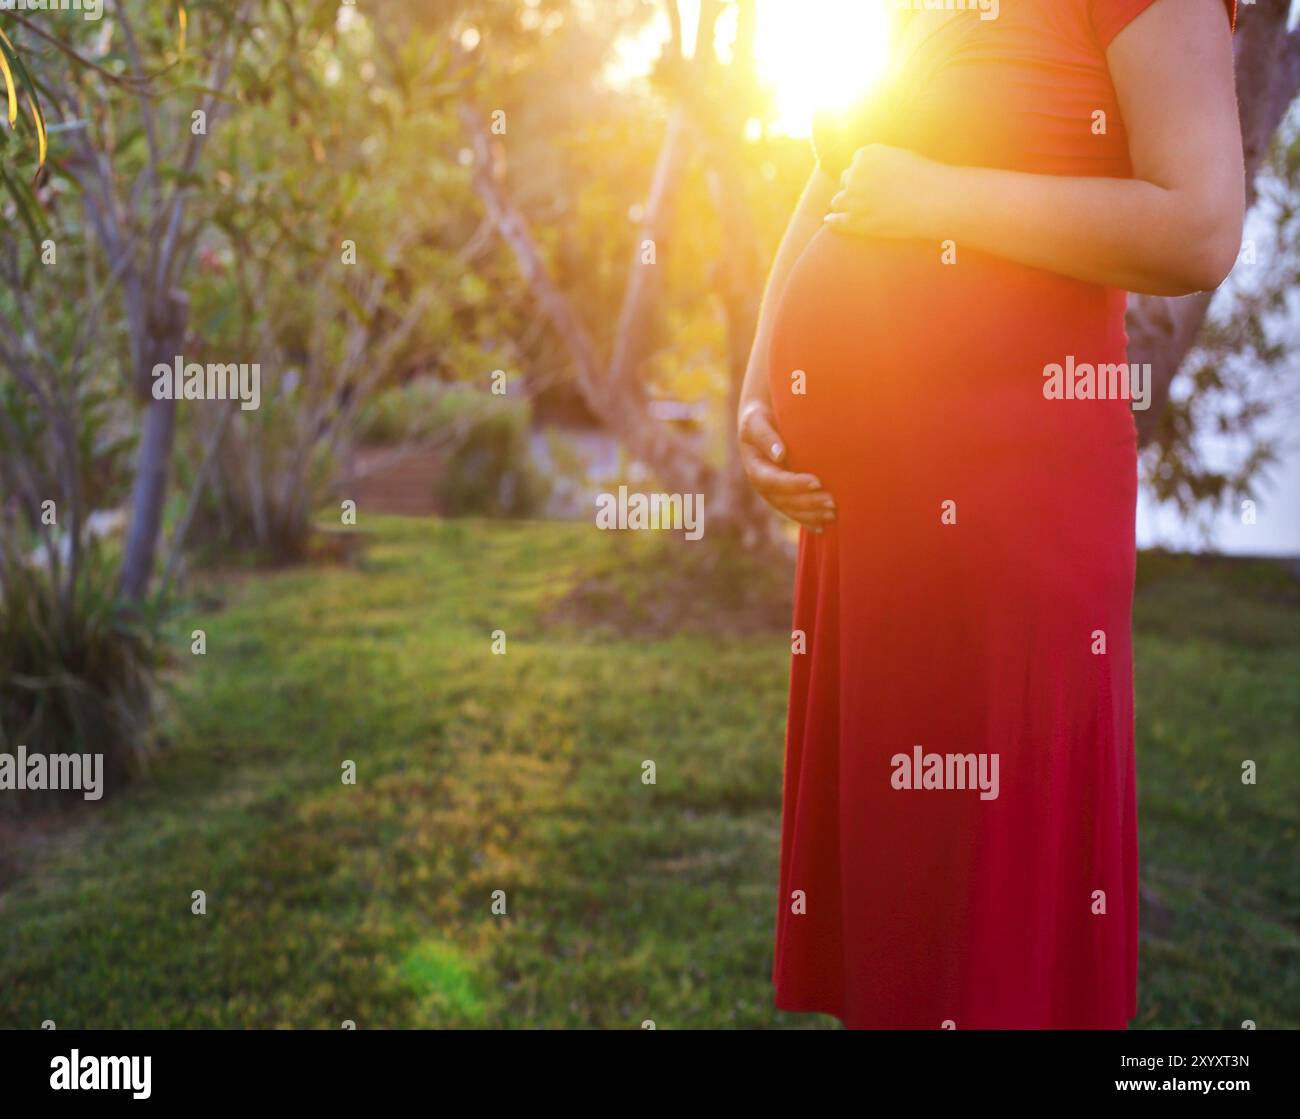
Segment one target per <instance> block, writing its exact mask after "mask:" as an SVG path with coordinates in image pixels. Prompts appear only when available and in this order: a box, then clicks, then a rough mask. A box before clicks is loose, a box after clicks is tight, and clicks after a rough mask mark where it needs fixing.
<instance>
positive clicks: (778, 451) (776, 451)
mask: <svg viewBox="0 0 1300 1119" xmlns="http://www.w3.org/2000/svg"><path fill="white" fill-rule="evenodd" d="M784 453H785V448H784V447H782V446H781V444H780V443H773V444H772V461H773V462H780V461H781V456H782V455H783V454H784Z"/></svg>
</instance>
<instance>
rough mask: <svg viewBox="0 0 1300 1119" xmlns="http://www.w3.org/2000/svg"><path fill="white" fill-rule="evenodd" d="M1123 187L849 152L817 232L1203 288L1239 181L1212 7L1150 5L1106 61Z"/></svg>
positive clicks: (1223, 24) (1225, 35)
mask: <svg viewBox="0 0 1300 1119" xmlns="http://www.w3.org/2000/svg"><path fill="white" fill-rule="evenodd" d="M1106 58H1107V62H1108V64H1109V67H1110V72H1111V80H1112V81H1113V82H1114V85H1115V91H1116V93H1117V95H1118V97H1119V103H1120V111H1121V112H1122V113H1123V116H1124V123H1125V126H1126V127H1127V129H1128V135H1129V152H1130V159H1131V162H1132V165H1133V175H1134V177H1133V178H1132V179H1099V178H1067V177H1062V176H1054V175H1031V174H1024V173H1021V172H1016V171H1001V170H994V169H990V168H979V167H950V166H945V165H942V164H937V163H934V162H932V161H929V160H925V159H922V158H921V157H919V156H916V155H914V154H912V153H910V152H904V151H901V150H900V149H896V148H884V147H880V146H872V147H868V148H863V149H861V150H860V151H859V152H858V153H857V155H856V156H855V157H854V166H853V167H852V168H850V170H849V171H848V172H847V173H846V174H845V189H844V191H842V192H841V193H840V194H838V195H837V196H836V198H835V200H834V201H833V203H832V205H833V207H834V209H835V210H836V211H837V212H836V213H835V214H832V215H831V217H830V218H828V221H830V222H831V224H832V225H835V226H836V227H837V228H839V229H841V230H842V231H845V232H857V233H867V234H869V235H872V236H877V237H881V236H883V237H900V236H901V237H909V238H912V237H919V238H925V239H930V238H933V239H935V240H940V241H942V240H948V239H951V240H952V241H954V242H956V244H957V245H958V247H959V248H960V247H961V246H963V245H969V246H972V247H974V248H976V249H979V250H982V251H984V252H988V253H991V254H993V255H996V256H1000V257H1004V258H1006V259H1009V260H1013V261H1016V262H1018V263H1020V264H1027V265H1030V266H1032V267H1036V268H1043V269H1046V270H1048V271H1051V272H1057V273H1060V274H1062V275H1066V276H1072V277H1074V278H1075V279H1079V280H1085V281H1087V282H1089V283H1096V284H1105V285H1107V286H1110V287H1119V288H1124V289H1126V290H1128V291H1136V292H1148V293H1150V294H1153V295H1183V294H1186V293H1188V292H1192V291H1201V290H1208V289H1212V288H1215V287H1217V286H1218V285H1219V284H1220V283H1221V282H1222V280H1223V278H1224V277H1225V276H1226V275H1227V274H1228V272H1229V271H1231V269H1232V266H1233V264H1234V262H1235V261H1236V257H1237V252H1238V250H1239V249H1240V246H1241V227H1242V220H1243V212H1244V207H1245V173H1244V170H1243V167H1242V155H1241V132H1240V126H1239V124H1238V119H1237V101H1236V92H1235V86H1234V83H1233V71H1232V43H1231V34H1230V30H1229V27H1228V21H1227V19H1226V18H1225V15H1224V5H1223V3H1222V0H1157V2H1156V3H1154V4H1153V5H1152V6H1151V7H1149V8H1148V9H1146V11H1144V12H1143V13H1142V14H1141V15H1139V16H1138V17H1137V18H1136V19H1134V20H1133V22H1132V23H1130V24H1129V25H1128V26H1127V27H1126V28H1125V29H1124V30H1123V31H1121V32H1120V33H1119V35H1117V36H1116V37H1115V39H1114V41H1113V42H1112V43H1111V45H1110V48H1109V50H1108V51H1107V55H1106Z"/></svg>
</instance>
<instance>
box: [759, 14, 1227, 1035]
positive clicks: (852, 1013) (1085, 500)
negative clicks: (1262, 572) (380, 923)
mask: <svg viewBox="0 0 1300 1119" xmlns="http://www.w3.org/2000/svg"><path fill="white" fill-rule="evenodd" d="M892 6H893V7H895V8H896V9H916V10H898V11H896V13H895V15H896V17H897V18H896V21H895V22H896V25H897V26H896V30H895V51H894V57H895V60H896V63H895V67H894V69H893V71H892V72H891V75H890V77H889V78H888V79H887V80H886V81H885V82H884V84H883V86H882V88H881V90H880V91H879V92H878V93H876V94H875V95H873V97H872V99H871V100H870V102H869V103H867V104H865V105H864V107H863V108H862V109H861V110H860V111H858V112H856V113H855V114H852V117H851V119H848V120H844V119H840V120H838V121H835V120H830V119H821V120H819V122H818V125H817V127H816V129H815V131H814V142H815V146H816V150H817V156H818V167H817V169H816V170H815V171H814V173H813V176H812V179H811V181H810V182H809V184H808V186H807V189H806V190H805V192H804V195H803V198H802V200H801V201H800V203H799V207H798V209H797V211H796V213H795V215H794V217H793V219H792V221H791V224H790V227H789V229H788V231H787V233H786V236H785V239H784V241H783V243H782V245H781V249H780V251H779V253H778V256H777V260H776V263H775V265H774V268H773V272H772V276H771V279H770V281H769V284H768V291H767V294H766V297H765V300H764V307H763V312H762V315H761V319H760V325H759V329H758V334H757V338H756V341H755V345H754V350H753V356H752V358H751V361H750V367H749V372H748V375H747V377H746V382H745V387H744V391H743V399H742V405H741V415H740V434H741V440H742V453H743V455H744V457H745V462H746V469H747V471H748V473H749V476H750V479H751V482H752V483H753V485H754V486H755V487H756V488H757V489H758V490H759V492H760V493H762V494H763V496H764V497H765V498H767V500H768V501H770V502H771V503H772V504H773V505H774V506H775V507H776V508H777V509H779V510H780V511H782V512H783V513H785V514H786V515H788V516H789V517H791V518H793V519H794V520H796V521H797V522H799V523H800V524H801V525H802V526H803V531H802V532H801V534H800V544H799V560H798V570H797V576H796V578H797V586H796V596H795V614H794V630H795V640H794V650H795V655H794V657H793V663H792V669H791V678H790V706H789V721H788V726H787V732H786V762H785V782H784V794H783V817H782V833H781V871H780V896H779V907H778V919H777V931H776V952H775V960H774V965H773V980H774V983H775V985H776V1003H777V1005H778V1006H779V1007H781V1008H783V1009H786V1010H799V1011H820V1012H824V1013H829V1014H834V1015H837V1016H838V1017H839V1018H840V1019H841V1020H842V1021H843V1022H844V1023H845V1024H846V1025H847V1026H850V1027H856V1028H915V1029H941V1028H948V1029H953V1028H956V1029H999V1028H1002V1029H1047V1028H1075V1029H1078V1028H1100V1029H1115V1028H1121V1029H1122V1028H1124V1027H1125V1026H1126V1024H1127V1022H1128V1021H1129V1019H1131V1018H1133V1017H1134V1016H1135V1015H1136V1012H1137V996H1136V989H1137V935H1138V873H1137V852H1138V844H1137V817H1136V795H1135V794H1136V778H1135V766H1134V749H1133V691H1132V687H1133V664H1132V650H1131V642H1130V623H1131V605H1132V591H1133V572H1134V516H1135V494H1136V433H1135V426H1134V422H1133V416H1132V409H1133V408H1134V407H1141V406H1142V403H1143V394H1144V392H1145V390H1146V387H1147V386H1148V385H1149V379H1148V377H1147V373H1148V371H1146V370H1135V371H1130V370H1128V369H1127V367H1125V366H1124V363H1125V362H1126V360H1127V358H1126V354H1125V350H1126V338H1125V333H1124V309H1125V295H1124V293H1125V292H1126V291H1136V292H1152V293H1158V294H1161V295H1179V294H1183V293H1187V292H1192V291H1197V290H1201V289H1209V288H1213V287H1215V286H1217V285H1218V284H1219V282H1220V281H1221V280H1222V279H1223V278H1224V276H1225V275H1226V274H1227V272H1228V271H1229V269H1230V268H1231V267H1232V265H1233V263H1234V260H1235V258H1236V254H1237V251H1238V248H1239V244H1240V237H1241V225H1242V217H1243V215H1242V209H1243V195H1244V189H1243V177H1244V173H1243V168H1242V156H1241V137H1240V134H1239V131H1238V124H1237V111H1236V101H1235V95H1234V87H1233V74H1232V50H1231V36H1232V32H1231V25H1232V21H1233V20H1234V19H1235V15H1236V13H1235V10H1234V7H1235V6H1234V4H1233V3H1232V0H1227V3H1225V0H1004V2H1003V3H1001V5H997V4H995V3H992V2H989V3H986V4H977V3H975V2H972V3H970V4H958V5H953V7H956V8H969V9H970V10H957V11H934V12H930V11H924V10H921V9H924V8H925V7H927V5H925V4H922V3H916V4H911V5H907V4H899V5H892ZM981 8H983V9H985V10H983V11H981V10H979V9H981ZM1130 372H1131V373H1132V374H1133V375H1132V376H1131V377H1130V375H1129V374H1130Z"/></svg>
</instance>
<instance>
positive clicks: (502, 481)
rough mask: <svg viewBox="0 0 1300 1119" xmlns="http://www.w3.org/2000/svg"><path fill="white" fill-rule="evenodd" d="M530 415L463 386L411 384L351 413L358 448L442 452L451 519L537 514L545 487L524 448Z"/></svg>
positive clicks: (443, 492) (520, 404) (443, 500)
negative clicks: (407, 446)
mask: <svg viewBox="0 0 1300 1119" xmlns="http://www.w3.org/2000/svg"><path fill="white" fill-rule="evenodd" d="M531 429H532V409H531V408H530V407H529V405H528V402H527V401H526V400H522V399H518V398H515V399H511V398H507V397H503V396H494V395H492V394H490V393H485V392H482V391H480V390H478V389H474V388H470V387H469V386H467V385H456V384H453V385H446V384H442V383H440V382H437V381H431V380H422V381H412V382H411V383H409V384H406V385H403V386H402V387H401V388H396V389H390V390H389V391H387V392H383V393H379V394H378V395H376V396H375V397H374V398H373V399H372V400H370V401H368V402H367V403H366V405H365V406H364V408H363V409H362V410H361V412H360V413H359V417H358V431H359V436H360V442H362V443H364V444H370V445H387V446H391V445H395V444H400V443H420V444H424V445H426V446H430V447H434V448H436V449H438V450H439V451H441V452H442V454H443V470H442V473H441V475H440V478H439V482H438V493H437V496H438V499H439V503H440V505H441V506H442V507H443V508H444V509H446V511H447V512H448V513H450V514H452V515H454V516H466V515H478V516H488V517H526V516H532V515H535V514H536V513H539V512H540V511H541V510H542V508H543V507H544V506H545V504H546V499H547V497H548V496H549V494H550V481H549V480H548V479H547V478H546V476H545V475H544V474H543V472H542V471H541V470H540V469H539V468H538V465H537V463H536V462H535V461H534V460H533V457H532V454H531V451H530V448H529V443H528V440H529V433H530V431H531Z"/></svg>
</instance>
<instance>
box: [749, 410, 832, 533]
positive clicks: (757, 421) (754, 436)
mask: <svg viewBox="0 0 1300 1119" xmlns="http://www.w3.org/2000/svg"><path fill="white" fill-rule="evenodd" d="M739 436H740V461H741V464H742V465H743V466H744V468H745V475H746V476H747V477H748V478H749V484H750V485H751V486H753V487H754V489H755V490H756V491H757V492H758V495H759V496H760V497H761V498H762V499H763V500H764V501H766V502H767V503H768V504H769V505H770V506H772V508H773V509H775V510H776V511H777V512H778V513H781V514H782V515H784V516H786V517H789V518H790V519H791V520H792V521H795V522H797V523H798V524H801V525H803V526H804V527H805V528H808V529H811V530H812V531H813V532H821V531H822V529H823V528H824V527H825V526H826V525H827V524H829V523H830V522H831V521H833V520H834V519H835V500H834V498H832V497H831V495H830V494H829V493H827V492H826V490H824V489H823V488H822V484H821V482H820V480H818V479H817V478H816V477H815V476H814V475H812V474H796V473H795V472H793V471H791V470H787V469H786V468H785V466H784V465H783V464H784V462H785V443H784V442H783V441H782V439H781V436H780V435H779V434H777V430H776V423H775V420H774V417H773V415H772V408H771V406H770V405H769V404H767V403H765V402H764V401H758V400H755V401H751V402H750V403H749V404H747V405H745V406H744V407H743V408H742V409H741V412H740V432H739Z"/></svg>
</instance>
